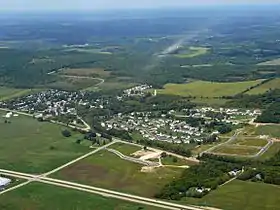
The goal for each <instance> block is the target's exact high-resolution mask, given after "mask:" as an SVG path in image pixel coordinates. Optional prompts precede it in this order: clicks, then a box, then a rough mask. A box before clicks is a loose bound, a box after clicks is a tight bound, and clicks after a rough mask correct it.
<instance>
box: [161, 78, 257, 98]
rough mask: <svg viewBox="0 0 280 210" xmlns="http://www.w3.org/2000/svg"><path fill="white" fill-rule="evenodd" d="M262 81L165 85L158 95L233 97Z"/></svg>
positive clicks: (195, 82) (196, 82)
mask: <svg viewBox="0 0 280 210" xmlns="http://www.w3.org/2000/svg"><path fill="white" fill-rule="evenodd" d="M261 81H262V80H255V81H246V82H229V83H218V82H208V81H194V82H190V83H187V84H166V85H165V86H164V89H160V90H158V93H159V94H165V95H179V96H195V97H209V98H211V97H212V98H213V97H222V96H234V95H236V94H238V93H241V92H243V91H245V90H246V89H248V88H250V87H253V86H255V85H257V84H259V83H260V82H261Z"/></svg>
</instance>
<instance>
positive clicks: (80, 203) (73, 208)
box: [0, 183, 159, 210]
mask: <svg viewBox="0 0 280 210" xmlns="http://www.w3.org/2000/svg"><path fill="white" fill-rule="evenodd" d="M0 209H3V210H31V209H36V210H61V209H65V210H66V209H67V210H77V209H83V210H138V209H143V210H159V208H156V207H150V206H149V207H148V206H145V205H142V204H136V203H130V202H126V201H121V200H116V199H113V198H106V197H102V196H99V195H94V194H89V193H86V192H80V191H76V190H72V189H67V188H61V187H56V186H51V185H46V184H41V183H31V184H28V185H26V186H24V187H21V188H19V189H16V190H14V191H11V192H8V193H6V194H4V195H1V196H0Z"/></svg>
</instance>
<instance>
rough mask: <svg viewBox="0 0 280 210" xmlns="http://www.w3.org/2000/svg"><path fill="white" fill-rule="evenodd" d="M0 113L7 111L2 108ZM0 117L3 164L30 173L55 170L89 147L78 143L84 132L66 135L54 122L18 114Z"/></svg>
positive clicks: (1, 157)
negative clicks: (7, 117) (64, 135)
mask: <svg viewBox="0 0 280 210" xmlns="http://www.w3.org/2000/svg"><path fill="white" fill-rule="evenodd" d="M0 114H1V116H2V115H3V114H5V113H4V112H0ZM9 121H10V122H11V123H4V119H1V120H0V124H1V126H0V151H1V153H0V168H2V169H9V170H15V171H21V172H28V173H43V172H47V171H49V170H52V169H54V168H56V167H58V166H60V165H62V164H64V163H67V162H68V161H70V160H72V159H74V158H77V157H79V156H81V155H83V154H85V153H86V152H88V151H89V144H88V143H87V142H86V141H83V142H82V144H81V145H78V144H76V139H77V138H81V137H82V136H81V134H78V133H73V132H72V134H73V135H72V137H70V138H65V137H63V136H62V134H61V131H62V130H63V129H65V128H64V127H60V126H58V125H55V124H51V123H47V122H38V121H37V120H35V119H33V118H32V117H26V116H19V117H12V118H10V119H9Z"/></svg>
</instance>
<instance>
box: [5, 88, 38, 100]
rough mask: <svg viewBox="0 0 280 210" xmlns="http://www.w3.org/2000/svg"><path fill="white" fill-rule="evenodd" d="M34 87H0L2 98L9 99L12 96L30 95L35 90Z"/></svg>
mask: <svg viewBox="0 0 280 210" xmlns="http://www.w3.org/2000/svg"><path fill="white" fill-rule="evenodd" d="M34 91H35V90H32V89H18V88H9V87H0V100H1V101H4V100H9V99H12V98H16V97H20V96H23V95H28V94H29V93H32V92H34Z"/></svg>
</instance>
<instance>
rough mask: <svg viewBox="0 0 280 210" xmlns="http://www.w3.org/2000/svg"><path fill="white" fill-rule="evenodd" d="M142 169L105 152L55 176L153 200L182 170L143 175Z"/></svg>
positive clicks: (160, 169)
mask: <svg viewBox="0 0 280 210" xmlns="http://www.w3.org/2000/svg"><path fill="white" fill-rule="evenodd" d="M141 168H142V165H139V164H136V163H132V162H129V161H126V160H122V159H120V158H119V157H118V156H116V155H114V154H112V153H110V152H107V151H102V152H99V153H97V154H94V155H93V156H91V157H89V158H86V159H84V160H82V161H80V162H78V163H76V164H74V165H71V166H69V167H68V168H65V169H63V170H62V171H59V172H58V173H57V174H54V176H55V177H58V178H60V179H66V180H70V181H76V182H80V183H83V184H89V185H94V186H99V187H104V188H108V189H113V190H117V191H122V192H127V193H132V194H136V195H141V196H147V197H152V196H153V195H154V194H155V193H157V192H158V191H159V190H160V189H161V188H162V187H163V186H164V185H165V184H167V183H169V182H170V181H172V180H173V179H174V178H176V177H178V176H180V175H181V172H182V169H174V168H172V169H171V168H157V169H154V170H153V171H152V172H141Z"/></svg>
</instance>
